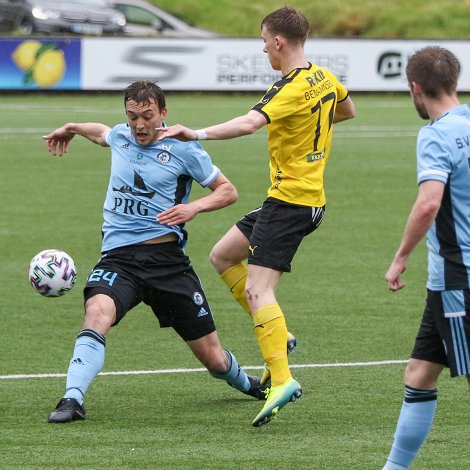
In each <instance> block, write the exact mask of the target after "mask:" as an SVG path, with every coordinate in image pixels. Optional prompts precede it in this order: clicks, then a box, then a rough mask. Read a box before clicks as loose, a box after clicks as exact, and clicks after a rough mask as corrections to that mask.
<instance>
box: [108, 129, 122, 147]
mask: <svg viewBox="0 0 470 470" xmlns="http://www.w3.org/2000/svg"><path fill="white" fill-rule="evenodd" d="M118 129H119V125H117V126H114V127H113V128H112V129H111V130H110V131H109V132H108V133H107V134H106V136H105V139H106V143H107V144H108V145H109V146H110V147H112V146H113V142H114V141H115V139H116V134H117V132H118Z"/></svg>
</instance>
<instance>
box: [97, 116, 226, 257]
mask: <svg viewBox="0 0 470 470" xmlns="http://www.w3.org/2000/svg"><path fill="white" fill-rule="evenodd" d="M106 142H107V143H108V145H109V146H110V147H111V176H110V179H109V186H108V192H107V194H106V200H105V202H104V207H103V217H104V223H103V244H102V251H103V252H105V251H109V250H111V249H113V248H118V247H122V246H127V245H133V244H135V243H141V242H144V241H146V240H150V239H151V238H155V237H160V236H162V235H165V234H168V233H176V234H177V235H178V237H179V240H180V242H181V243H184V238H185V236H184V231H183V227H182V226H173V227H169V226H167V225H160V224H159V223H158V222H157V219H156V217H157V215H158V214H159V213H160V212H162V211H164V210H166V209H169V208H170V207H173V206H174V205H176V204H181V203H183V204H184V203H187V202H188V200H189V194H190V192H191V184H192V181H193V180H195V181H197V182H198V183H199V184H200V185H201V186H203V187H206V186H209V185H211V184H212V183H213V182H214V181H215V180H216V179H217V177H218V176H219V174H220V171H219V169H218V168H217V167H216V166H214V165H213V164H212V161H211V159H210V156H209V155H208V153H207V152H206V151H205V150H204V149H203V148H202V147H201V145H200V144H199V143H198V142H180V141H178V140H175V139H166V140H164V141H162V142H156V143H154V144H152V145H149V146H145V147H144V146H141V145H139V144H138V143H137V142H136V141H135V139H134V136H133V135H132V132H131V130H130V128H129V127H128V125H127V124H119V125H117V126H115V127H114V128H113V129H112V130H111V131H110V132H109V133H108V135H107V136H106Z"/></svg>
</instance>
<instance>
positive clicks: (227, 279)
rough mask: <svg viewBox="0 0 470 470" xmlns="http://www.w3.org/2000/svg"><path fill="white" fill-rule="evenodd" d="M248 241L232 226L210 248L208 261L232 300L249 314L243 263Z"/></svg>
mask: <svg viewBox="0 0 470 470" xmlns="http://www.w3.org/2000/svg"><path fill="white" fill-rule="evenodd" d="M249 244H250V242H249V240H248V239H247V238H246V236H245V235H244V234H243V233H242V232H241V231H240V229H239V228H238V227H237V226H236V225H234V226H233V227H232V228H231V229H230V230H229V231H228V232H227V233H226V234H225V235H224V236H223V237H222V238H221V239H220V240H219V241H218V242H217V243H216V244H215V245H214V247H213V248H212V251H211V254H210V260H211V263H212V264H213V266H214V268H215V270H216V271H217V272H218V273H219V275H220V278H221V279H222V281H223V282H224V283H225V285H226V286H227V287H228V288H229V290H230V293H231V294H232V296H233V298H234V299H235V300H236V301H237V302H238V303H239V304H240V305H241V307H242V308H243V310H245V312H247V313H248V314H250V308H249V307H248V302H247V300H246V295H245V282H246V277H247V275H248V268H247V266H246V264H245V263H243V261H244V260H245V259H246V258H247V256H248V247H249Z"/></svg>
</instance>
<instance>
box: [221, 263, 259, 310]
mask: <svg viewBox="0 0 470 470" xmlns="http://www.w3.org/2000/svg"><path fill="white" fill-rule="evenodd" d="M247 275H248V267H247V266H246V265H245V264H243V263H238V264H236V265H235V266H232V267H231V268H228V269H227V270H226V271H224V272H223V273H222V274H221V275H220V277H221V279H222V281H224V282H225V284H226V285H227V287H228V288H229V289H230V293H231V294H232V296H233V298H234V299H235V300H236V301H237V302H238V303H239V304H240V305H241V306H242V308H243V310H245V312H246V313H248V314H250V315H251V312H250V307H248V301H247V300H246V295H245V283H246V277H247Z"/></svg>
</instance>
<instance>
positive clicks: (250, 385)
mask: <svg viewBox="0 0 470 470" xmlns="http://www.w3.org/2000/svg"><path fill="white" fill-rule="evenodd" d="M186 343H187V344H188V346H189V347H190V348H191V351H192V352H193V354H194V355H195V356H196V357H197V358H198V359H199V361H200V362H201V363H202V364H203V365H204V366H205V367H206V368H207V370H208V371H209V373H210V374H211V375H212V377H214V378H216V379H220V380H225V381H226V382H227V383H228V384H229V385H231V386H232V387H234V388H236V389H237V390H239V391H241V392H243V393H245V394H247V395H250V396H253V397H255V398H258V399H259V400H264V399H265V398H266V395H265V393H264V391H263V390H261V388H260V383H259V377H255V376H251V375H247V374H246V373H245V371H244V370H243V369H242V368H241V367H240V365H239V364H238V361H237V359H236V357H235V356H234V355H233V353H232V352H230V351H228V350H227V349H222V347H221V345H220V342H219V338H218V336H217V332H216V331H213V332H212V333H209V334H208V335H205V336H203V337H202V338H199V339H195V340H190V341H187V342H186Z"/></svg>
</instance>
